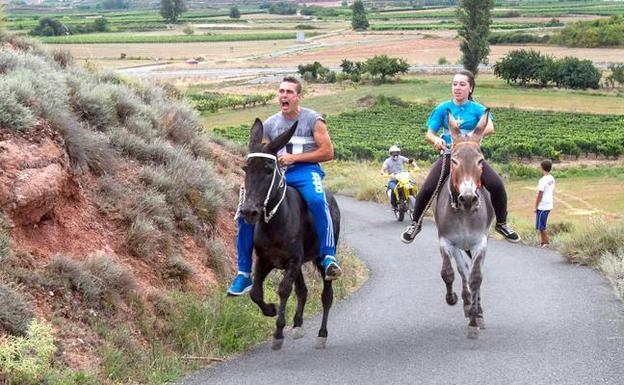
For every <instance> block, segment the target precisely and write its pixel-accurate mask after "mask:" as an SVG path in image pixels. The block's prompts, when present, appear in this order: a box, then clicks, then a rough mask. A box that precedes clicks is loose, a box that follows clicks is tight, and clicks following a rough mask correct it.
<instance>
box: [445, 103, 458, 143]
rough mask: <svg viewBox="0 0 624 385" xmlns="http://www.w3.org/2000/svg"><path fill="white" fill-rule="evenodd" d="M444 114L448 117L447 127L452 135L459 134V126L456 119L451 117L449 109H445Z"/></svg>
mask: <svg viewBox="0 0 624 385" xmlns="http://www.w3.org/2000/svg"><path fill="white" fill-rule="evenodd" d="M446 116H447V117H448V128H449V131H450V132H451V136H452V137H456V136H460V135H461V132H460V131H459V126H458V125H457V121H456V120H455V118H454V117H453V114H452V113H451V110H450V109H448V108H447V109H446Z"/></svg>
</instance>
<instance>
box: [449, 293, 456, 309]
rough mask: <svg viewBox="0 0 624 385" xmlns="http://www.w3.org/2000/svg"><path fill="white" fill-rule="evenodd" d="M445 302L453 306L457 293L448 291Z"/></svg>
mask: <svg viewBox="0 0 624 385" xmlns="http://www.w3.org/2000/svg"><path fill="white" fill-rule="evenodd" d="M446 303H447V304H449V305H451V306H453V305H455V304H456V303H457V294H455V293H450V294H447V295H446Z"/></svg>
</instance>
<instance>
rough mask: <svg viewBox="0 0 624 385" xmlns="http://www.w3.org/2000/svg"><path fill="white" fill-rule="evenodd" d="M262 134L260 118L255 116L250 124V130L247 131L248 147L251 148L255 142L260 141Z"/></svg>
mask: <svg viewBox="0 0 624 385" xmlns="http://www.w3.org/2000/svg"><path fill="white" fill-rule="evenodd" d="M263 135H264V128H263V126H262V120H260V119H258V118H256V121H255V122H254V124H253V126H251V131H250V132H249V149H250V150H251V148H252V147H254V146H255V145H256V144H258V143H260V142H262V137H263Z"/></svg>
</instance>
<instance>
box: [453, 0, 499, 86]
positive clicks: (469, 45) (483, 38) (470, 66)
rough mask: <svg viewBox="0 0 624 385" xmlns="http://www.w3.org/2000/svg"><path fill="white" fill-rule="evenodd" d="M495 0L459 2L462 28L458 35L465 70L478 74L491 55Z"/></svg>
mask: <svg viewBox="0 0 624 385" xmlns="http://www.w3.org/2000/svg"><path fill="white" fill-rule="evenodd" d="M494 2H495V0H459V8H458V9H457V17H458V19H459V22H460V24H461V27H460V29H459V31H458V32H457V34H458V35H459V37H460V38H461V43H460V45H459V49H460V50H461V52H462V59H461V60H462V64H463V65H464V68H466V69H467V70H470V71H472V73H474V74H475V75H476V74H477V71H478V67H479V64H480V63H487V56H488V54H489V53H490V43H489V42H488V36H489V35H490V24H492V8H493V7H494Z"/></svg>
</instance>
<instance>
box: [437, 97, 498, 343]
mask: <svg viewBox="0 0 624 385" xmlns="http://www.w3.org/2000/svg"><path fill="white" fill-rule="evenodd" d="M447 114H448V122H449V124H448V126H449V130H450V132H451V136H452V138H453V147H452V152H451V157H450V161H451V173H450V177H449V178H448V180H447V181H446V183H445V184H444V185H443V186H442V187H441V189H440V192H439V195H438V197H437V201H436V202H435V205H434V217H435V221H436V226H437V228H438V239H439V241H440V253H441V254H442V271H441V275H442V279H443V280H444V283H445V284H446V302H447V303H448V304H449V305H455V304H456V303H457V294H455V292H453V280H454V278H455V276H454V271H453V266H452V265H451V258H454V259H455V264H456V266H457V271H458V273H459V275H460V276H461V279H462V299H463V303H464V315H465V316H466V317H467V318H469V319H470V322H469V323H468V338H478V336H479V329H480V328H481V329H483V328H484V326H485V324H484V322H483V309H482V308H481V296H480V290H481V281H482V280H483V275H482V272H481V268H482V266H483V261H484V259H485V253H486V249H487V242H488V231H489V228H490V225H491V223H492V219H493V218H494V209H493V208H492V204H491V202H490V194H489V192H488V191H487V190H486V189H485V188H482V187H481V172H482V167H483V164H482V163H483V161H484V157H483V153H482V152H481V149H480V143H481V139H482V138H483V132H484V130H485V127H486V125H487V123H488V116H489V109H487V110H486V111H485V114H484V115H483V117H482V118H481V120H480V121H479V123H478V124H477V127H476V128H475V129H474V131H472V133H471V134H469V135H463V134H462V133H461V132H460V130H459V127H458V125H457V122H456V121H455V119H454V118H453V115H452V114H451V113H450V111H447Z"/></svg>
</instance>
